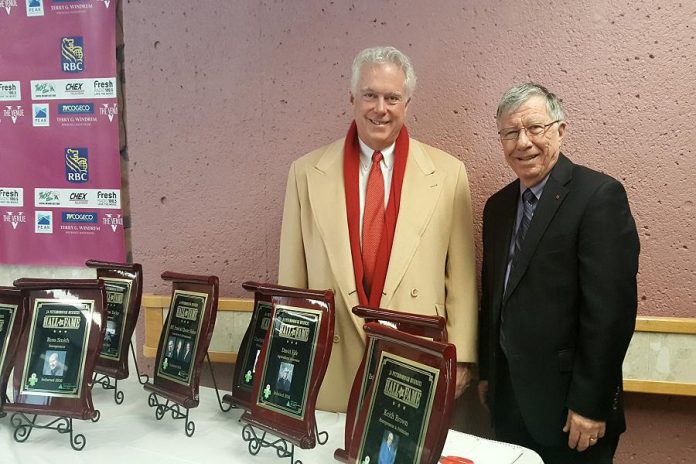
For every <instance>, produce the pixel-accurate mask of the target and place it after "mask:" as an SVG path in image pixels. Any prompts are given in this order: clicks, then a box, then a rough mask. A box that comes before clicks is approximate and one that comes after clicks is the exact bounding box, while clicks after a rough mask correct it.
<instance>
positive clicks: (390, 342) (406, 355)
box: [337, 318, 456, 464]
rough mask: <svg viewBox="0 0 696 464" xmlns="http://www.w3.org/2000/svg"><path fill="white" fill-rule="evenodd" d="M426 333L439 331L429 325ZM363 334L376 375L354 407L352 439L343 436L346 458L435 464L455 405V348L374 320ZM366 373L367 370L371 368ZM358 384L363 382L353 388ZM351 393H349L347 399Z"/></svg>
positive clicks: (364, 370) (364, 460) (368, 358)
mask: <svg viewBox="0 0 696 464" xmlns="http://www.w3.org/2000/svg"><path fill="white" fill-rule="evenodd" d="M380 320H383V319H381V318H380ZM438 325H439V323H438ZM428 331H430V332H431V333H436V332H437V329H435V328H434V327H432V326H431V327H430V328H429V329H428ZM365 333H366V334H367V336H368V339H371V340H372V343H370V344H369V345H368V348H370V347H372V350H373V351H372V352H371V353H368V351H369V349H368V350H366V357H365V360H368V361H367V362H368V363H372V361H371V360H374V364H373V365H374V366H375V368H374V377H373V379H372V381H371V382H369V387H368V388H367V389H366V392H365V395H364V398H363V400H362V402H361V406H360V408H359V409H358V410H357V411H356V412H357V420H356V422H355V425H354V427H353V434H352V437H350V438H347V441H348V459H347V461H348V462H358V463H360V464H363V463H367V462H378V461H379V459H378V458H379V456H380V455H382V456H383V458H382V459H384V458H386V459H389V456H391V458H393V457H394V456H396V457H398V458H399V462H408V463H413V464H434V463H436V462H437V461H438V459H439V458H440V453H441V452H442V448H443V446H444V444H445V439H446V438H447V431H448V428H449V424H450V418H451V413H452V405H453V403H454V389H455V379H456V348H455V347H454V345H451V344H447V343H442V342H437V341H433V340H428V339H425V338H421V337H419V336H416V335H412V334H410V333H408V332H404V331H401V330H397V329H394V328H391V327H387V326H385V325H382V324H380V323H378V322H368V323H366V324H365ZM443 335H444V334H443ZM364 372H368V373H369V367H368V368H365V369H363V373H364ZM359 374H360V373H359ZM363 375H364V374H363ZM365 377H368V378H369V375H367V376H365ZM356 378H358V376H356ZM358 384H360V385H361V386H362V381H360V382H358V381H356V382H355V383H354V387H355V386H356V385H358ZM359 392H360V390H358V393H359ZM355 395H356V393H355V391H353V392H352V393H351V400H354V396H355ZM349 404H350V403H349ZM354 404H356V403H354ZM346 424H347V425H346V428H348V427H349V425H348V422H346ZM385 455H386V456H385ZM339 458H340V456H337V459H339Z"/></svg>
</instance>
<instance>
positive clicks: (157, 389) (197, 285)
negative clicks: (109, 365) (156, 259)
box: [145, 272, 219, 437]
mask: <svg viewBox="0 0 696 464" xmlns="http://www.w3.org/2000/svg"><path fill="white" fill-rule="evenodd" d="M162 279H164V280H169V281H172V301H171V304H170V306H169V313H168V314H167V319H166V321H165V323H164V326H163V327H162V333H161V335H160V340H159V345H158V348H157V357H156V358H155V372H154V377H153V379H154V380H153V383H150V382H147V383H145V390H147V391H149V392H151V393H150V396H149V397H148V405H149V406H150V407H152V408H155V417H156V418H157V420H161V419H162V418H163V417H164V415H165V413H167V412H171V415H172V418H173V419H184V421H185V422H184V424H185V425H184V430H185V432H186V435H187V436H189V437H190V436H192V435H193V433H194V432H195V430H196V425H195V423H194V422H193V421H190V420H189V409H191V408H195V407H196V406H198V402H199V397H198V387H199V383H200V376H201V367H202V363H203V359H204V358H205V357H206V355H207V353H208V346H209V345H210V339H211V338H212V336H213V328H214V327H215V318H216V316H217V308H218V291H219V290H218V289H219V283H218V278H217V277H216V276H197V275H189V274H177V273H174V272H164V273H163V274H162ZM159 396H161V397H162V398H164V399H165V400H166V401H165V402H164V403H162V402H161V401H160V399H159V398H158V397H159ZM181 408H183V409H184V410H185V411H184V412H182V410H181Z"/></svg>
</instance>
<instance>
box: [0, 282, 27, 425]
mask: <svg viewBox="0 0 696 464" xmlns="http://www.w3.org/2000/svg"><path fill="white" fill-rule="evenodd" d="M23 316H24V311H23V306H22V293H21V291H20V290H18V289H16V288H14V287H0V417H5V412H3V410H2V409H3V405H4V404H5V401H7V400H8V399H9V398H8V397H7V384H8V382H9V379H10V372H11V371H12V366H13V363H14V358H15V351H16V350H17V344H18V342H19V334H20V332H21V330H22V324H23V321H24V318H23Z"/></svg>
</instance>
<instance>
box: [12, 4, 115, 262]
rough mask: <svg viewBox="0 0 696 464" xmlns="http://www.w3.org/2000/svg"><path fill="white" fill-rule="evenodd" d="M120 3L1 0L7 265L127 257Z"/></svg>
mask: <svg viewBox="0 0 696 464" xmlns="http://www.w3.org/2000/svg"><path fill="white" fill-rule="evenodd" d="M115 15H116V0H0V44H1V45H0V216H1V217H2V222H1V223H0V263H6V264H37V265H38V264H40V265H82V264H84V262H85V260H86V259H89V258H93V259H101V260H107V261H124V260H125V242H124V232H123V212H122V210H121V168H120V159H119V140H118V124H119V122H118V118H119V114H118V105H117V101H116V56H115V55H116V44H115Z"/></svg>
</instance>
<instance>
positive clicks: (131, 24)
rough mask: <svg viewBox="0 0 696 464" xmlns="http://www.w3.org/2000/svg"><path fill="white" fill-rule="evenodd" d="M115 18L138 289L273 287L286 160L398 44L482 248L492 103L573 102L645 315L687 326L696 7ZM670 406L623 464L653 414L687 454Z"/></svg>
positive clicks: (329, 131) (640, 419) (344, 106)
mask: <svg viewBox="0 0 696 464" xmlns="http://www.w3.org/2000/svg"><path fill="white" fill-rule="evenodd" d="M124 23H125V37H126V75H127V105H128V120H127V123H128V142H129V156H130V166H129V177H130V179H129V181H130V197H131V205H132V211H131V213H132V251H133V258H134V259H135V260H136V261H139V262H141V263H142V264H143V265H144V268H145V272H146V284H145V285H146V291H150V292H152V291H155V292H157V291H160V292H161V291H164V288H165V287H164V286H162V285H161V284H160V282H159V278H158V275H159V273H160V272H161V271H163V270H165V269H171V270H180V271H189V272H196V273H210V274H216V275H219V276H220V278H221V285H222V288H221V293H222V294H223V295H225V296H244V292H243V291H242V290H241V286H240V284H241V282H242V281H243V280H245V279H249V278H252V279H260V280H269V281H273V280H274V279H275V278H276V265H277V252H278V235H279V229H280V224H279V223H280V217H281V209H282V201H283V193H284V188H285V178H286V174H287V169H288V166H289V164H290V162H291V160H293V159H295V158H297V157H298V156H300V155H302V154H303V153H305V152H307V151H308V150H310V149H312V148H315V147H317V146H319V145H321V144H324V143H327V142H329V141H331V140H333V139H336V138H338V137H341V136H343V135H344V134H345V131H346V129H347V127H348V124H349V122H350V114H351V112H350V108H349V105H348V77H349V68H350V63H351V60H352V57H353V56H354V55H355V53H356V52H357V51H358V50H360V49H362V48H364V47H367V46H372V45H376V44H391V45H394V46H396V47H398V48H400V49H402V50H403V51H405V52H406V53H407V54H409V55H410V57H411V58H412V60H413V62H414V65H415V67H416V73H417V75H418V78H419V86H418V89H417V91H416V95H415V99H414V100H413V102H412V107H411V109H410V117H409V119H408V123H407V124H408V127H409V129H410V131H411V133H412V135H414V136H416V137H417V138H419V139H421V140H423V141H424V142H427V143H430V144H433V145H436V146H438V147H440V148H443V149H445V150H447V151H449V152H450V153H452V154H453V155H454V156H457V157H459V158H460V159H462V160H463V161H464V162H465V163H466V165H467V166H468V168H469V172H470V179H471V184H472V192H473V201H474V213H475V217H476V218H477V222H476V228H477V239H478V238H480V226H481V224H480V214H481V211H482V208H483V205H484V202H485V200H486V198H488V196H489V195H490V194H491V193H493V192H494V191H496V190H498V189H499V188H500V187H502V186H503V185H505V184H506V183H507V182H509V181H510V180H511V179H512V178H513V175H512V172H511V171H509V168H507V166H506V165H505V163H504V161H503V158H502V154H501V150H500V146H499V143H498V141H497V138H496V134H495V131H496V128H495V124H494V120H493V113H494V110H495V107H496V104H497V100H498V98H499V97H500V95H501V94H502V92H503V91H504V90H505V89H506V88H508V87H509V86H510V85H512V84H515V83H520V82H523V81H529V80H534V81H538V82H541V83H544V84H546V85H547V86H549V87H550V88H551V89H552V90H553V91H555V92H556V93H557V94H559V95H560V96H561V97H562V98H563V100H564V103H565V105H566V109H567V112H568V115H569V116H568V120H569V131H568V136H567V139H566V142H565V152H566V153H567V154H568V155H569V156H570V157H571V158H572V159H573V160H574V161H576V162H579V163H584V164H587V165H589V166H592V167H594V168H596V169H600V170H603V171H606V172H608V173H609V174H611V175H613V176H615V177H617V178H619V179H621V180H623V182H624V184H625V185H626V188H627V190H628V194H629V198H630V201H631V205H632V208H633V212H634V216H635V218H636V221H637V222H638V227H639V230H640V237H641V242H642V247H643V252H642V254H641V270H640V277H639V279H640V281H639V284H640V289H639V292H640V293H639V295H640V307H639V310H640V312H641V313H642V314H651V315H659V316H672V315H673V316H683V317H696V304H695V303H696V294H695V293H694V288H696V285H694V284H695V283H696V277H695V275H694V273H695V272H696V243H695V239H694V237H695V236H696V234H694V232H693V230H694V226H695V224H694V199H693V198H694V194H695V193H696V187H694V182H693V180H691V181H689V180H688V177H687V176H689V175H693V173H694V172H696V169H695V168H696V161H695V160H696V156H695V155H696V154H695V153H694V147H695V146H696V125H694V112H695V111H696V110H695V108H696V92H694V75H696V69H695V68H696V67H695V65H694V63H695V62H696V60H694V55H695V53H694V51H695V50H694V48H695V46H696V39H695V38H694V36H695V35H696V3H695V2H694V1H693V0H689V1H682V2H670V1H665V2H654V1H628V0H617V1H591V2H576V1H570V0H561V1H555V2H552V3H549V2H541V1H531V0H519V1H516V2H512V1H490V0H486V1H484V0H477V1H466V2H461V1H439V2H420V1H410V2H407V1H374V0H372V1H367V0H355V1H352V2H342V1H318V0H312V1H310V0H305V1H280V0H278V1H255V0H249V1H226V2H219V1H213V0H200V1H197V2H164V1H153V0H147V1H146V0H127V2H126V3H125V5H124ZM477 246H478V244H477ZM479 251H480V249H479ZM665 402H666V403H669V404H671V405H674V404H676V405H678V406H676V407H673V410H678V409H679V408H680V407H681V408H683V409H684V410H686V411H689V412H690V413H691V418H692V421H691V422H689V424H693V422H696V421H694V420H693V417H694V413H695V412H696V406H695V405H694V403H693V402H689V401H687V400H686V399H683V398H675V399H674V401H673V402H672V400H667V399H665V398H660V399H657V400H654V401H650V402H648V401H647V400H645V399H644V398H643V397H635V398H632V400H631V401H630V402H629V408H630V409H629V427H632V428H635V430H637V432H635V435H632V434H631V433H629V434H628V435H627V440H626V441H625V442H624V443H629V444H630V448H628V445H622V447H621V448H620V453H619V454H620V461H619V462H629V460H630V462H636V463H638V462H641V463H642V462H653V461H648V460H644V459H643V458H641V457H640V454H642V453H643V452H646V453H645V454H649V453H647V450H653V449H656V447H658V444H657V443H652V442H650V440H637V439H635V438H636V437H642V436H643V434H647V432H646V431H647V430H652V429H653V428H654V427H655V426H654V425H653V424H651V423H652V422H654V421H658V422H657V423H658V424H660V425H659V429H660V432H661V434H660V440H661V443H660V445H659V449H660V453H662V454H663V455H664V456H668V457H670V458H671V459H672V461H670V462H687V461H686V460H685V459H686V457H685V456H693V449H692V450H691V454H684V452H685V451H684V446H683V440H684V438H683V437H682V438H681V441H680V440H678V439H676V438H674V437H675V436H676V437H678V436H679V433H681V432H680V431H679V430H680V429H679V428H678V427H681V430H682V431H683V432H684V433H685V432H686V430H684V424H685V423H686V422H688V421H687V420H686V419H685V418H681V422H679V421H677V422H675V424H679V425H672V421H671V419H669V417H670V416H668V412H665V411H663V409H661V408H657V407H653V406H654V405H656V404H657V405H660V404H663V403H665ZM633 411H635V414H634V415H633V416H631V413H632V412H633ZM691 427H692V428H691V430H690V433H691V435H690V436H692V437H693V432H694V430H693V427H694V426H693V425H691ZM631 437H633V438H631ZM670 437H672V438H674V439H673V440H672V438H670ZM670 440H671V441H670ZM687 451H688V450H687ZM636 454H637V456H636Z"/></svg>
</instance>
